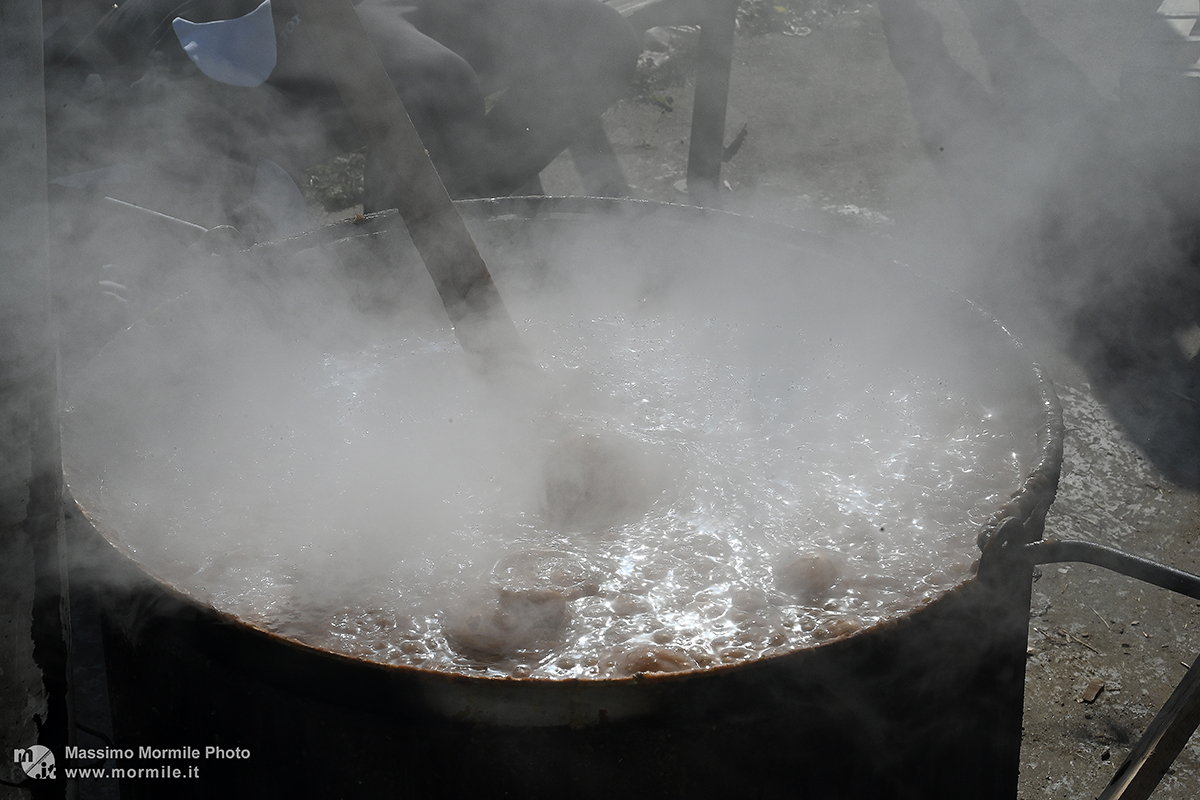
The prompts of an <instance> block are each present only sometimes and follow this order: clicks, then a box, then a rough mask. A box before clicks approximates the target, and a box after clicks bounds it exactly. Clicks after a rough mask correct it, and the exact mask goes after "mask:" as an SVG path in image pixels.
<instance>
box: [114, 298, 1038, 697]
mask: <svg viewBox="0 0 1200 800" xmlns="http://www.w3.org/2000/svg"><path fill="white" fill-rule="evenodd" d="M523 328H524V330H523V335H524V336H525V337H526V338H527V339H528V340H529V341H530V342H531V343H532V345H533V347H534V351H535V352H536V353H538V355H539V357H540V358H541V360H542V361H543V364H544V366H545V368H546V372H547V376H548V381H547V383H548V385H549V386H552V387H554V388H553V390H552V393H553V395H554V396H553V398H552V400H551V401H550V402H548V403H547V404H546V405H547V408H549V409H551V411H550V413H547V410H546V408H530V407H529V406H527V405H524V404H523V400H522V401H519V402H511V400H512V399H511V398H508V399H505V398H501V397H498V396H497V393H496V392H495V391H493V389H492V387H489V386H488V385H486V384H485V383H483V382H482V381H481V380H480V379H479V378H478V377H477V376H475V375H474V374H473V373H472V372H471V371H470V370H469V369H468V368H467V366H466V364H465V362H464V360H463V359H462V357H461V354H460V353H459V352H457V350H456V347H455V346H454V344H453V342H452V341H450V340H448V339H447V340H443V339H436V338H430V337H429V336H428V335H427V334H426V335H423V336H418V335H414V336H410V337H408V338H403V339H399V340H394V341H393V342H391V343H390V344H388V345H384V346H376V347H373V348H371V349H369V350H367V351H365V352H363V351H358V352H336V353H335V352H313V353H310V354H308V355H303V356H299V357H298V356H296V354H295V353H293V352H291V348H290V345H288V343H286V342H282V341H281V342H275V343H268V344H263V345H260V346H259V348H260V349H259V350H256V351H255V352H254V353H252V354H250V355H251V356H253V359H252V361H253V363H255V364H262V365H267V366H265V367H261V366H260V367H255V368H245V369H239V370H235V372H236V375H233V376H232V377H230V378H229V379H228V380H226V381H224V382H222V384H221V388H220V389H219V390H212V389H205V390H203V391H200V392H198V393H197V394H196V396H195V397H194V398H193V400H194V402H189V403H186V404H184V405H183V406H182V407H181V408H179V409H178V410H174V411H169V412H162V411H161V410H159V413H160V415H161V414H166V417H165V418H160V419H159V420H158V421H157V422H156V424H155V425H154V428H155V430H153V431H147V432H145V435H144V436H139V437H138V438H137V439H136V441H134V442H131V443H130V444H129V448H130V453H129V457H128V458H125V459H118V460H117V462H116V463H115V464H114V465H111V466H109V467H108V468H106V471H105V475H104V480H103V483H102V484H101V489H100V502H99V506H101V507H102V508H103V510H104V513H105V514H106V515H107V522H108V524H109V526H110V527H113V528H115V529H118V530H121V531H122V538H123V540H124V541H125V543H126V545H127V546H128V547H130V548H131V549H132V550H133V551H134V552H135V554H136V556H137V557H138V558H139V559H140V560H142V561H143V562H144V563H145V564H147V566H149V567H150V568H151V569H152V570H153V571H154V572H156V573H157V574H159V575H160V576H161V577H163V578H165V579H167V580H168V581H170V582H171V583H172V584H174V585H176V586H177V587H179V588H181V589H183V590H184V591H187V592H189V593H191V594H193V595H195V596H197V597H198V598H200V599H202V600H204V601H205V602H208V603H211V604H212V605H213V606H214V607H216V608H217V609H219V610H222V611H225V612H228V613H231V614H234V615H236V616H238V617H239V618H241V619H243V620H245V621H247V622H249V623H251V624H254V625H257V626H260V627H263V628H266V629H269V630H272V631H274V632H277V633H280V634H282V635H285V636H288V637H291V638H294V639H297V640H299V641H302V642H305V643H307V644H311V645H314V646H318V647H322V648H326V649H329V650H332V651H335V652H340V653H344V654H347V655H350V656H355V657H360V658H366V659H370V660H375V661H379V662H382V663H389V664H401V665H408V666H413V667H420V668H426V669H434V670H443V671H452V672H459V673H465V674H473V675H487V676H502V675H514V676H518V677H535V678H544V679H560V678H605V677H616V676H625V675H630V674H635V673H640V672H657V671H677V670H683V669H693V668H697V667H701V668H702V667H708V666H712V665H720V664H732V663H738V662H742V661H746V660H748V659H754V658H757V657H760V656H764V655H772V654H776V653H783V652H786V651H789V650H794V649H797V648H803V647H806V646H812V645H814V644H817V643H819V642H822V641H826V640H828V639H830V638H836V637H839V636H843V635H846V634H849V633H853V632H855V631H857V630H860V629H862V628H864V627H868V626H870V625H872V624H874V623H876V622H879V621H881V620H884V619H887V618H891V617H895V616H897V615H900V614H903V613H905V612H907V611H910V610H912V609H913V608H916V607H918V606H919V605H921V604H922V603H925V602H927V601H928V600H930V599H932V598H934V597H936V596H938V595H940V594H942V593H944V592H945V591H947V590H948V589H950V588H952V587H954V586H955V585H957V584H959V583H961V582H962V581H963V580H965V579H966V578H967V577H968V576H969V575H970V572H971V566H972V562H973V560H974V558H975V556H976V550H975V547H974V537H975V534H976V532H977V531H978V529H979V527H980V526H981V525H982V524H983V523H984V522H985V521H986V520H987V519H988V518H989V517H990V515H991V514H992V513H993V512H994V511H995V510H996V509H997V508H998V507H999V506H1000V505H1001V504H1002V503H1003V502H1004V501H1005V500H1006V499H1007V497H1008V496H1009V495H1010V494H1011V493H1012V491H1013V490H1014V489H1015V488H1016V486H1017V485H1018V483H1019V481H1020V478H1021V476H1022V474H1023V468H1027V464H1026V463H1023V462H1026V461H1028V457H1027V455H1026V454H1024V451H1023V448H1027V447H1028V445H1027V444H1026V443H1023V442H1021V441H1019V439H1018V437H1017V435H1016V434H1014V433H1013V430H1012V425H1011V421H1006V420H1005V418H1004V415H1003V413H1002V412H1001V411H1000V410H997V409H991V408H988V407H987V406H985V405H983V404H982V403H981V402H980V400H979V399H978V398H975V397H964V396H960V395H957V394H956V393H955V392H954V391H953V390H952V389H951V388H949V387H948V386H947V385H945V383H944V382H942V381H941V380H940V379H939V378H938V377H937V376H931V375H927V374H921V373H919V372H914V371H909V370H906V369H905V368H903V367H902V366H895V367H892V366H889V365H886V364H882V365H881V364H876V363H872V364H869V365H867V364H864V363H862V362H861V360H860V359H859V358H857V357H856V356H854V355H852V354H848V353H846V352H844V351H843V348H842V346H841V344H840V343H838V342H836V341H830V340H825V339H822V338H820V337H815V338H812V339H810V338H809V337H808V335H806V334H804V333H803V332H797V333H787V334H785V333H781V332H773V331H764V330H757V329H754V327H753V326H751V327H749V328H748V327H746V326H739V325H733V324H726V323H722V322H719V321H717V320H712V319H692V318H689V319H682V318H680V319H676V318H672V317H670V316H669V315H662V314H645V315H642V316H636V317H635V316H620V315H613V316H608V317H589V318H587V319H574V318H571V317H570V316H569V315H565V316H564V317H563V318H561V319H559V320H557V321H554V322H541V323H525V324H524V325H523ZM763 336H766V337H768V338H779V339H780V340H779V342H778V344H779V348H780V349H779V351H778V353H787V354H788V358H787V359H782V358H778V357H775V356H771V355H768V356H758V355H754V356H752V355H750V354H749V353H747V352H743V348H744V347H746V345H747V342H748V341H750V340H758V339H761V338H762V337H763ZM276 348H278V349H279V352H276ZM188 396H189V397H191V395H188ZM131 402H132V403H134V404H135V405H136V404H137V403H138V402H139V400H138V399H137V398H134V399H133V400H132V401H131ZM140 402H145V403H147V404H149V403H151V402H154V401H153V400H152V399H149V398H147V399H144V400H142V401H140ZM547 420H550V422H547Z"/></svg>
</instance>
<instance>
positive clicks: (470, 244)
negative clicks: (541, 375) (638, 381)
mask: <svg viewBox="0 0 1200 800" xmlns="http://www.w3.org/2000/svg"><path fill="white" fill-rule="evenodd" d="M296 5H297V6H298V7H299V9H300V14H301V16H302V17H303V19H304V25H303V28H302V30H304V31H305V32H306V35H307V36H309V37H310V38H311V40H312V43H313V45H314V46H315V47H316V48H317V50H318V52H320V53H321V56H322V59H323V60H324V62H325V68H326V70H327V71H328V73H329V75H330V77H331V78H332V79H333V82H334V84H335V85H336V86H337V89H338V93H339V94H340V95H341V97H342V102H344V103H345V104H346V108H347V110H348V111H349V112H350V116H351V118H352V119H353V120H354V122H355V124H356V125H357V126H358V128H359V130H360V131H361V132H362V134H363V138H365V139H366V140H367V149H368V150H370V151H371V152H372V153H373V154H374V155H375V156H376V157H377V159H378V161H379V163H380V165H381V166H382V168H383V169H384V170H385V171H386V173H387V174H386V178H387V180H388V185H389V186H390V190H389V193H388V195H389V202H391V203H394V204H395V206H396V209H397V210H398V211H399V212H400V218H401V219H403V220H404V224H405V227H407V228H408V233H409V235H410V236H411V237H412V240H413V244H414V245H416V248H417V252H418V253H420V254H421V258H422V260H423V261H424V262H425V267H426V269H428V270H429V274H430V276H431V277H432V278H433V282H434V284H435V285H436V286H437V290H438V294H439V295H440V296H441V299H442V304H443V305H444V306H445V307H446V313H447V314H448V315H449V317H450V322H451V324H453V325H454V333H455V336H456V337H457V338H458V341H459V343H460V344H461V345H462V347H463V349H464V350H466V351H467V352H468V353H470V354H472V355H475V356H478V357H479V358H480V359H481V361H482V362H483V366H484V367H485V368H486V369H487V370H488V371H496V370H497V368H499V371H502V372H503V371H507V370H509V369H511V368H512V367H513V366H521V367H529V366H530V365H532V363H533V359H532V356H531V355H530V354H529V352H528V351H527V350H526V349H525V347H524V344H523V343H522V341H521V338H520V336H519V335H518V333H517V329H516V327H515V326H514V325H513V321H512V318H511V317H510V316H509V314H508V311H507V309H506V308H505V306H504V303H503V301H502V300H501V298H500V293H499V292H498V291H497V290H496V285H495V284H494V283H493V282H492V276H491V274H490V273H489V272H488V269H487V265H486V264H485V263H484V260H483V257H482V256H480V254H479V250H478V249H476V247H475V242H474V240H472V238H471V234H470V233H469V232H468V231H467V227H466V225H465V224H464V223H463V220H462V217H461V216H460V215H459V213H458V209H456V208H455V207H454V203H453V201H451V199H450V195H449V194H447V193H446V188H445V186H444V185H443V184H442V180H441V178H440V177H439V176H438V174H437V170H436V168H435V167H434V166H433V162H432V161H430V160H429V153H428V152H426V150H425V146H424V145H423V144H422V143H421V139H420V136H418V134H417V131H416V128H414V127H413V124H412V120H410V119H409V116H408V112H407V111H406V110H405V108H404V104H403V103H402V102H401V100H400V95H399V94H398V93H397V92H396V87H395V86H394V85H393V84H392V81H391V78H389V77H388V74H387V71H386V69H385V68H384V66H383V62H382V61H381V60H380V58H379V54H378V53H376V52H375V49H374V47H373V46H372V45H371V43H370V40H369V39H368V38H367V32H366V29H365V28H364V27H363V24H362V21H361V20H360V19H359V18H358V14H357V12H355V10H354V6H353V5H352V4H351V0H297V2H296Z"/></svg>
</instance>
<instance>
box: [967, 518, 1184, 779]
mask: <svg viewBox="0 0 1200 800" xmlns="http://www.w3.org/2000/svg"><path fill="white" fill-rule="evenodd" d="M1023 542H1024V526H1023V525H1022V524H1021V523H1020V521H1019V520H1017V519H1016V518H1015V517H1010V518H1009V519H1007V520H1004V522H1002V523H1001V524H1000V525H999V527H998V528H997V530H996V533H995V535H993V536H992V537H991V538H990V539H989V540H988V542H987V543H986V545H985V546H984V550H983V555H982V557H981V558H980V566H979V569H980V573H981V574H985V575H986V574H987V572H989V571H990V570H991V569H993V568H995V566H994V565H998V564H999V562H1001V561H1006V562H1009V563H1011V562H1012V560H1019V561H1022V562H1024V563H1026V564H1028V565H1029V566H1030V567H1033V566H1035V565H1037V564H1055V563H1060V562H1064V561H1073V562H1082V563H1086V564H1094V565H1095V566H1098V567H1104V568H1105V569H1108V570H1112V571H1113V572H1118V573H1120V574H1122V575H1126V576H1128V577H1130V578H1135V579H1137V580H1139V581H1144V582H1146V583H1151V584H1154V585H1155V586H1160V587H1162V588H1164V589H1170V590H1171V591H1173V592H1176V593H1178V594H1183V595H1186V596H1188V597H1191V598H1193V599H1196V600H1200V576H1196V575H1193V574H1191V573H1190V572H1184V571H1183V570H1179V569H1175V568H1174V567H1168V566H1166V565H1164V564H1159V563H1157V562H1155V561H1150V560H1149V559H1145V558H1142V557H1140V556H1135V555H1131V554H1129V553H1125V552H1123V551H1121V550H1117V549H1115V548H1112V547H1106V546H1104V545H1101V544H1095V543H1093V542H1080V541H1061V542H1059V541H1052V540H1047V541H1039V542H1032V543H1023ZM1197 727H1200V658H1196V659H1194V660H1193V662H1192V666H1191V668H1190V669H1188V671H1187V674H1186V675H1184V676H1183V680H1182V681H1180V682H1179V685H1178V686H1176V687H1175V691H1173V692H1172V693H1171V696H1170V698H1168V699H1167V702H1166V703H1165V704H1164V705H1163V707H1162V708H1161V709H1160V710H1159V712H1158V715H1157V716H1155V718H1154V720H1153V721H1152V722H1151V723H1150V726H1149V727H1148V728H1147V729H1146V732H1145V733H1144V734H1142V738H1141V739H1140V740H1138V743H1137V745H1136V746H1135V747H1134V748H1133V750H1131V751H1130V753H1129V755H1128V756H1127V757H1126V758H1125V761H1124V762H1123V763H1122V764H1121V766H1120V767H1119V768H1118V769H1117V771H1116V773H1114V774H1113V777H1112V779H1111V780H1110V781H1109V782H1108V786H1107V787H1106V788H1105V790H1104V792H1103V793H1101V795H1100V797H1099V798H1098V800H1145V798H1148V797H1149V796H1150V794H1151V792H1153V791H1154V789H1155V787H1157V786H1158V783H1159V781H1161V780H1162V777H1163V775H1165V774H1166V773H1167V769H1169V768H1170V766H1171V764H1172V763H1174V761H1175V759H1176V757H1178V755H1179V753H1180V751H1181V750H1183V748H1184V746H1185V745H1186V744H1187V742H1188V739H1190V738H1191V736H1192V734H1193V733H1194V732H1195V731H1196V729H1197Z"/></svg>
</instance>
